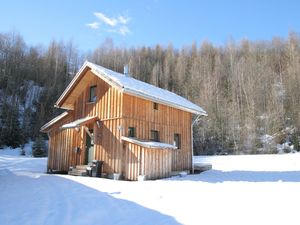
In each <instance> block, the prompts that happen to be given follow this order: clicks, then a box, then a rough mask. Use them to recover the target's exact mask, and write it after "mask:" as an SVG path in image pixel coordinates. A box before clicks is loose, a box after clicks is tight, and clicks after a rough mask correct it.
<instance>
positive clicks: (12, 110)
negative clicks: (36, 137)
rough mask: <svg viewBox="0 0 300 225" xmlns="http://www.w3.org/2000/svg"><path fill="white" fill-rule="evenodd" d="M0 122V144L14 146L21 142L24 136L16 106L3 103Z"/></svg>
mask: <svg viewBox="0 0 300 225" xmlns="http://www.w3.org/2000/svg"><path fill="white" fill-rule="evenodd" d="M0 124H1V134H0V145H7V146H10V147H13V148H16V147H19V146H20V145H21V144H23V142H24V138H23V133H22V130H21V128H20V122H19V110H18V107H16V106H11V105H10V104H8V103H4V104H3V105H2V108H1V113H0Z"/></svg>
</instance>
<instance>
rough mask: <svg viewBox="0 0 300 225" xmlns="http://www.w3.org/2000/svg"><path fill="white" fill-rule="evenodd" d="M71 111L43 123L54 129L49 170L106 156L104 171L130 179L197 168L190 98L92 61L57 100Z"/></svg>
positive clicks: (199, 111) (194, 108)
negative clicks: (193, 150)
mask: <svg viewBox="0 0 300 225" xmlns="http://www.w3.org/2000/svg"><path fill="white" fill-rule="evenodd" d="M56 107H59V108H63V109H65V110H66V111H65V112H64V113H62V114H61V115H59V116H58V117H56V118H54V119H53V120H51V121H50V122H48V123H47V124H45V125H44V126H43V127H42V128H41V131H42V132H46V133H48V137H49V151H48V170H54V171H68V169H69V167H70V166H76V165H84V164H87V163H89V162H91V161H92V160H101V161H103V162H104V164H103V172H104V173H106V174H113V173H119V174H121V176H122V177H123V178H124V179H126V180H137V179H138V177H139V176H140V175H142V176H145V177H146V179H157V178H163V177H168V176H170V174H171V172H172V171H181V170H191V169H192V129H191V124H192V115H193V114H196V115H198V116H203V115H206V112H205V111H204V110H203V109H202V108H201V107H199V106H197V105H195V104H193V103H191V102H190V101H188V100H186V99H184V98H182V97H180V96H178V95H176V94H174V93H171V92H169V91H167V90H163V89H160V88H158V87H155V86H153V85H150V84H147V83H144V82H141V81H138V80H136V79H134V78H132V77H130V76H129V75H128V74H120V73H117V72H114V71H111V70H108V69H106V68H104V67H101V66H98V65H96V64H93V63H90V62H86V63H85V64H84V65H83V66H82V68H81V69H80V70H79V72H78V73H77V74H76V76H75V77H74V78H73V80H72V81H71V83H70V84H69V86H68V87H67V88H66V90H65V91H64V92H63V94H62V95H61V96H60V98H59V99H58V101H57V102H56Z"/></svg>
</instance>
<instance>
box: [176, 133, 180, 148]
mask: <svg viewBox="0 0 300 225" xmlns="http://www.w3.org/2000/svg"><path fill="white" fill-rule="evenodd" d="M174 145H175V146H176V147H177V148H178V149H180V148H181V135H180V134H174Z"/></svg>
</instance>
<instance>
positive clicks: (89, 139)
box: [85, 130, 95, 164]
mask: <svg viewBox="0 0 300 225" xmlns="http://www.w3.org/2000/svg"><path fill="white" fill-rule="evenodd" d="M85 143H86V157H85V158H86V164H88V163H91V162H92V161H93V160H94V155H95V153H94V151H95V149H94V140H93V130H89V132H87V134H86V142H85Z"/></svg>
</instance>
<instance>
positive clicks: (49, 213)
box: [0, 170, 179, 225]
mask: <svg viewBox="0 0 300 225" xmlns="http://www.w3.org/2000/svg"><path fill="white" fill-rule="evenodd" d="M2 172H4V171H2ZM3 175H4V176H3ZM0 180H1V182H0V199H1V204H0V212H1V215H0V219H1V221H2V223H3V224H30V225H35V224H72V225H77V224H143V225H145V224H149V225H150V224H151V225H152V224H179V223H178V222H177V221H176V220H175V219H174V218H173V217H171V216H168V215H164V214H162V213H160V212H157V211H155V210H152V209H148V208H146V207H143V206H141V205H139V204H136V203H134V202H131V201H127V200H122V199H118V198H114V197H112V196H110V195H108V194H107V193H104V192H100V191H97V190H95V189H92V188H89V187H87V186H84V185H82V184H79V183H77V182H74V181H71V180H68V179H64V178H62V177H58V176H53V175H41V176H39V177H36V178H34V177H28V176H22V175H15V174H14V173H12V172H11V171H9V170H6V171H5V173H2V176H1V175H0ZM100 185H101V184H100Z"/></svg>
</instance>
